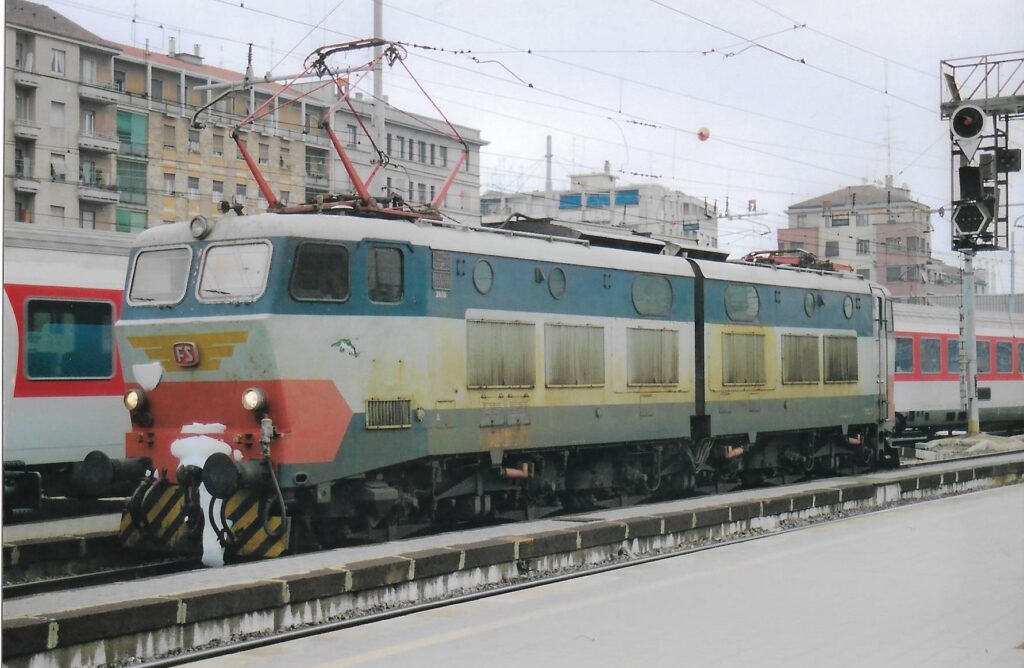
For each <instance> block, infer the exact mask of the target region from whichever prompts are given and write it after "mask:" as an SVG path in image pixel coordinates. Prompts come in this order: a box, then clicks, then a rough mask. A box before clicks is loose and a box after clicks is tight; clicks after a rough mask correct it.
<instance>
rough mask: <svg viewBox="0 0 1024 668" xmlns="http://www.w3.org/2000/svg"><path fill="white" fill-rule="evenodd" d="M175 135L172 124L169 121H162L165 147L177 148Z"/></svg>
mask: <svg viewBox="0 0 1024 668" xmlns="http://www.w3.org/2000/svg"><path fill="white" fill-rule="evenodd" d="M177 145H178V144H177V137H176V135H175V131H174V125H172V124H170V123H164V147H166V148H177Z"/></svg>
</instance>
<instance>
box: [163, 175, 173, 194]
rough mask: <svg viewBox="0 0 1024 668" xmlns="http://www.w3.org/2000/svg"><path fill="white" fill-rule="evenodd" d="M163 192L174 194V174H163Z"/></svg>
mask: <svg viewBox="0 0 1024 668" xmlns="http://www.w3.org/2000/svg"><path fill="white" fill-rule="evenodd" d="M164 194H165V195H173V194H174V174H164Z"/></svg>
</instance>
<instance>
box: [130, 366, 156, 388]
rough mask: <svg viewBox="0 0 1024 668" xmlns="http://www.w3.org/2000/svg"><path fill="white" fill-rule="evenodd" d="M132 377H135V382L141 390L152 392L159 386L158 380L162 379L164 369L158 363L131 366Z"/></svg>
mask: <svg viewBox="0 0 1024 668" xmlns="http://www.w3.org/2000/svg"><path fill="white" fill-rule="evenodd" d="M132 375H133V376H135V382H136V383H138V384H139V385H141V386H142V389H144V390H145V391H147V392H152V391H153V390H154V389H156V386H157V385H159V384H160V379H161V378H163V377H164V367H163V365H162V364H160V362H150V363H149V364H133V365H132Z"/></svg>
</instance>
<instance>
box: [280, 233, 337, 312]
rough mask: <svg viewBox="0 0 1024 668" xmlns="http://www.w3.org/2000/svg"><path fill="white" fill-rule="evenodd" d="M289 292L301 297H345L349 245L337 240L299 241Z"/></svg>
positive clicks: (302, 298) (325, 299)
mask: <svg viewBox="0 0 1024 668" xmlns="http://www.w3.org/2000/svg"><path fill="white" fill-rule="evenodd" d="M291 292H292V297H294V298H295V299H298V300H300V301H329V302H343V301H345V300H346V299H348V294H349V288H348V249H347V248H345V247H344V246H342V245H339V244H322V243H304V244H302V245H300V246H299V247H298V249H297V250H296V251H295V269H294V271H293V273H292V282H291Z"/></svg>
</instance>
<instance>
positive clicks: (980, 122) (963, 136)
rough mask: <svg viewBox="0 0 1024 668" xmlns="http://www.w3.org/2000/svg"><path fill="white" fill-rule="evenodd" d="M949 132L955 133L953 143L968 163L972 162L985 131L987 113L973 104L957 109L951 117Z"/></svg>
mask: <svg viewBox="0 0 1024 668" xmlns="http://www.w3.org/2000/svg"><path fill="white" fill-rule="evenodd" d="M949 131H950V132H952V133H953V141H954V142H956V145H957V146H959V147H960V151H961V152H962V153H963V154H964V157H965V158H966V159H967V162H971V161H972V160H974V154H975V152H977V150H978V146H979V145H980V144H981V138H982V134H983V133H984V131H985V112H984V111H982V110H981V107H978V106H975V105H973V104H964V105H961V106H959V107H957V110H956V111H954V112H953V115H952V116H950V117H949Z"/></svg>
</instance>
